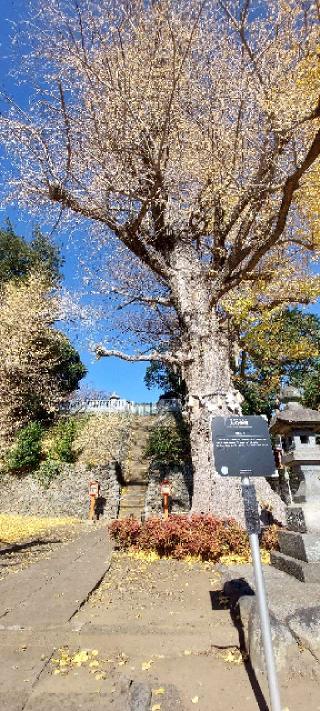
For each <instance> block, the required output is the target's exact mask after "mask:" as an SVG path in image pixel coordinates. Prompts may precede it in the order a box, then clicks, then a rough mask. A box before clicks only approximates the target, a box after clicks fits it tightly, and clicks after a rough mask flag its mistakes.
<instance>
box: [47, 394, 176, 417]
mask: <svg viewBox="0 0 320 711" xmlns="http://www.w3.org/2000/svg"><path fill="white" fill-rule="evenodd" d="M60 409H61V411H63V412H70V413H81V412H90V413H93V414H100V413H103V414H106V415H108V414H115V413H119V414H126V413H127V414H132V415H157V414H159V413H160V412H163V411H164V410H166V411H170V412H177V411H178V410H180V409H181V405H180V402H179V400H178V399H171V400H160V401H159V402H157V403H153V402H142V403H137V402H132V401H130V400H121V399H112V398H111V399H110V400H74V401H71V402H67V403H63V404H62V405H61V408H60Z"/></svg>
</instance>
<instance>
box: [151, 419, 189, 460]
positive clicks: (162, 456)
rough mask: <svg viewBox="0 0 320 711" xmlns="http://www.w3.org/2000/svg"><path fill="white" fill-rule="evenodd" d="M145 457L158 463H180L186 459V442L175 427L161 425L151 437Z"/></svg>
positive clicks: (153, 431)
mask: <svg viewBox="0 0 320 711" xmlns="http://www.w3.org/2000/svg"><path fill="white" fill-rule="evenodd" d="M145 456H146V457H151V458H152V459H153V460H155V461H157V462H180V461H181V460H182V459H183V458H184V441H183V437H182V436H181V433H180V432H179V431H178V430H176V429H174V428H173V427H170V426H167V425H160V426H159V427H155V428H154V429H153V430H152V431H151V432H150V435H149V438H148V442H147V446H146V450H145Z"/></svg>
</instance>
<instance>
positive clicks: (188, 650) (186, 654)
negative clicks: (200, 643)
mask: <svg viewBox="0 0 320 711" xmlns="http://www.w3.org/2000/svg"><path fill="white" fill-rule="evenodd" d="M183 654H184V656H185V657H190V654H192V652H191V649H185V650H184V652H183Z"/></svg>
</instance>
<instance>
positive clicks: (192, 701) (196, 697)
mask: <svg viewBox="0 0 320 711" xmlns="http://www.w3.org/2000/svg"><path fill="white" fill-rule="evenodd" d="M198 702H199V696H194V697H193V698H192V699H191V703H192V704H197V703H198Z"/></svg>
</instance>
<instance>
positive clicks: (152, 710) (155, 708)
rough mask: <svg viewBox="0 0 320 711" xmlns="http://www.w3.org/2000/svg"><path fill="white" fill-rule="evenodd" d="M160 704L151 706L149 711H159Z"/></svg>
mask: <svg viewBox="0 0 320 711" xmlns="http://www.w3.org/2000/svg"><path fill="white" fill-rule="evenodd" d="M160 709H161V704H153V706H152V708H151V711H160Z"/></svg>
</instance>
